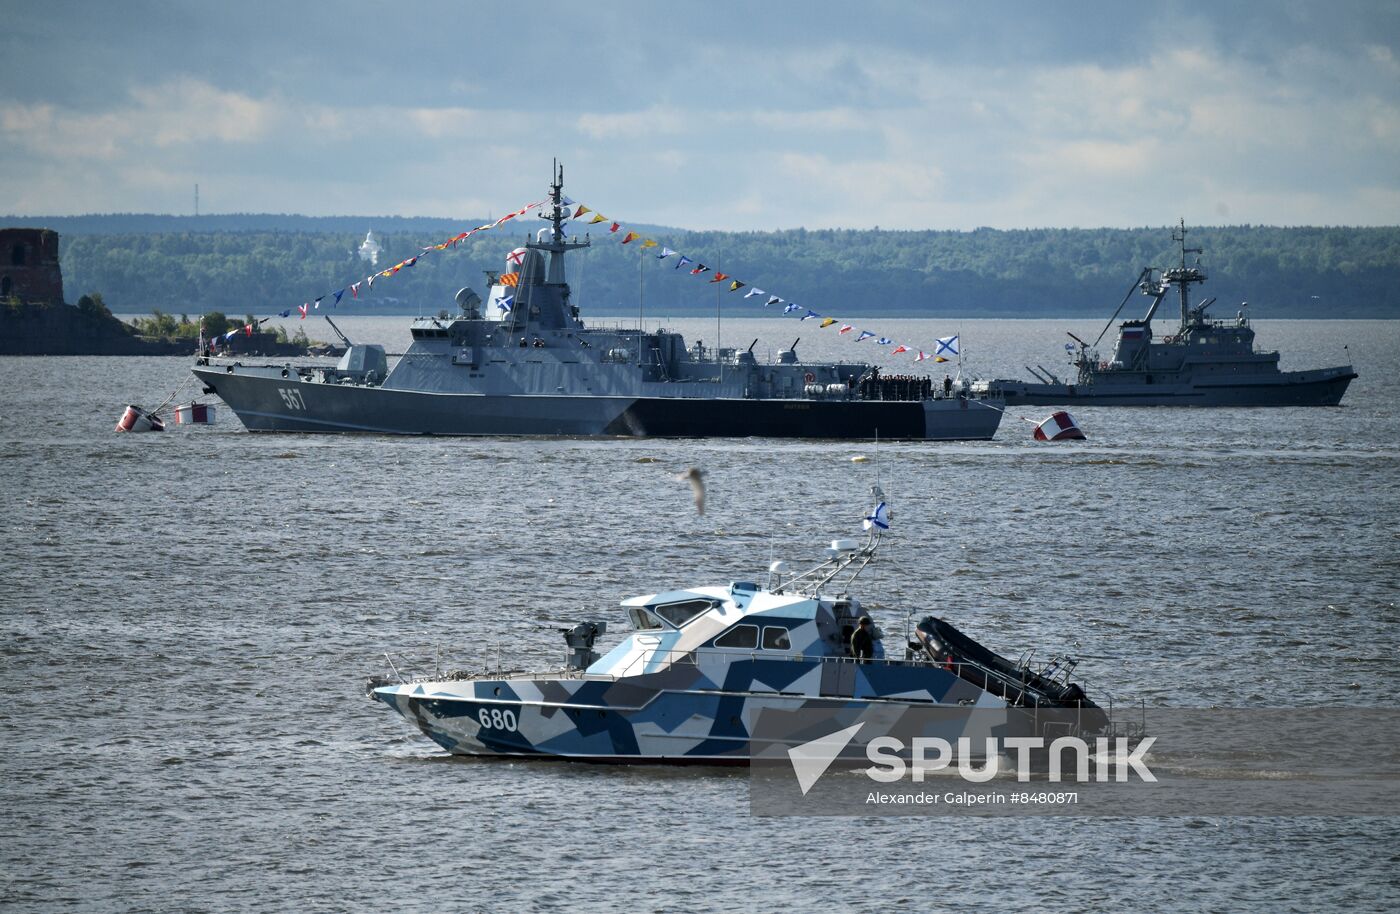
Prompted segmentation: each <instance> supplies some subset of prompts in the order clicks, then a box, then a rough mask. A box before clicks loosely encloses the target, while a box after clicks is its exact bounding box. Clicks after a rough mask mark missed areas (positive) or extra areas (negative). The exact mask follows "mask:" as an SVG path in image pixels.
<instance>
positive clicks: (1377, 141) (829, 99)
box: [0, 0, 1400, 229]
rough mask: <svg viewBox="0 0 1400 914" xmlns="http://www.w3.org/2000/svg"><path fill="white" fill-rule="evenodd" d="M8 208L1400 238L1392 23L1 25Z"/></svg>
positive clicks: (130, 19) (652, 15)
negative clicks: (1386, 233)
mask: <svg viewBox="0 0 1400 914" xmlns="http://www.w3.org/2000/svg"><path fill="white" fill-rule="evenodd" d="M4 7H5V10H6V13H5V15H4V17H3V18H4V24H3V26H0V212H8V213H13V214H24V215H37V214H45V215H67V214H78V213H92V212H159V213H189V212H191V211H192V209H193V187H194V184H195V183H196V182H198V183H199V185H200V200H201V211H202V212H205V213H210V212H289V213H305V214H310V215H337V214H398V215H425V216H447V217H476V216H483V215H486V214H488V213H491V214H496V215H499V214H500V213H502V212H504V211H507V210H510V209H514V208H516V207H518V206H520V205H523V204H524V203H526V202H529V201H531V200H535V199H537V198H538V197H539V196H540V195H541V192H542V190H543V188H544V185H545V184H547V183H548V179H549V168H550V161H551V159H552V158H553V157H555V156H558V157H559V158H560V159H561V160H563V162H564V163H565V166H566V181H567V191H568V193H570V195H571V196H573V197H575V198H576V199H578V200H580V201H582V202H585V203H587V204H588V205H589V206H592V207H594V208H596V209H598V210H600V211H602V212H604V213H606V214H607V215H609V216H611V217H613V218H616V219H620V220H622V221H633V222H652V223H662V224H667V225H675V226H682V227H688V228H725V229H772V228H791V227H797V226H805V227H808V228H820V227H837V226H844V227H853V228H867V227H871V226H876V225H878V226H881V227H884V228H910V229H912V228H956V229H969V228H975V227H977V226H992V227H997V228H1015V227H1022V226H1144V225H1154V226H1156V225H1165V224H1167V223H1170V222H1174V221H1175V220H1176V218H1177V217H1178V216H1184V217H1185V218H1186V220H1187V222H1188V223H1193V224H1224V223H1268V224H1281V225H1299V224H1356V225H1380V224H1387V225H1389V224H1396V223H1400V3H1396V2H1394V0H1378V2H1372V3H1366V2H1347V0H1333V2H1330V3H1323V2H1289V0H1275V2H1260V3H1225V2H1219V0H1214V2H1210V3H1195V4H1176V3H1153V4H1152V5H1151V11H1146V10H1147V5H1146V4H1132V3H1123V2H1108V3H1093V4H1086V3H1065V2H1053V3H1047V2H1036V3H957V4H953V3H931V2H914V0H910V2H906V3H884V2H868V0H867V2H860V3H851V2H849V0H845V2H838V3H829V2H802V3H786V2H774V0H768V2H764V3H737V2H719V0H710V2H704V3H694V4H692V3H636V2H628V3H613V2H601V0H593V2H582V0H575V2H570V3H563V4H557V3H551V2H531V0H516V2H511V3H494V2H461V0H458V2H452V0H437V2H431V3H417V4H404V3H393V2H380V3H365V2H359V0H342V2H337V3H333V4H322V3H315V4H312V3H301V2H285V0H283V2H277V3H268V2H261V0H241V2H229V3H223V2H214V0H210V2H195V0H187V2H179V3H175V2H168V3H151V2H140V0H125V2H121V3H101V2H87V3H72V2H56V0H42V2H31V0H6V2H5V3H4Z"/></svg>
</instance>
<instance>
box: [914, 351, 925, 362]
mask: <svg viewBox="0 0 1400 914" xmlns="http://www.w3.org/2000/svg"><path fill="white" fill-rule="evenodd" d="M926 358H928V353H927V352H924V351H923V350H922V349H920V350H919V354H918V355H916V356H914V361H916V362H922V361H923V360H924V359H926Z"/></svg>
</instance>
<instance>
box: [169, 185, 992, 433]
mask: <svg viewBox="0 0 1400 914" xmlns="http://www.w3.org/2000/svg"><path fill="white" fill-rule="evenodd" d="M562 188H563V172H562V170H560V171H558V172H556V175H555V179H554V182H553V183H552V184H551V186H550V198H549V199H550V204H549V205H548V206H547V207H546V211H544V212H541V213H540V214H539V215H540V216H541V217H542V218H544V219H546V220H548V222H549V225H548V226H546V227H543V228H541V229H540V231H539V233H538V234H537V236H536V240H534V241H531V242H528V243H526V244H525V246H524V248H523V249H520V250H518V251H513V252H512V257H513V258H514V259H513V260H512V261H511V273H510V274H507V275H505V276H501V275H497V274H494V273H488V274H487V275H488V286H489V291H488V293H487V299H486V302H485V303H484V304H483V302H482V300H481V297H480V296H479V295H477V294H476V293H475V292H473V291H471V290H470V289H463V290H461V291H460V292H458V293H457V297H456V304H457V310H458V312H459V313H458V314H457V316H455V317H449V318H420V319H418V320H415V321H414V322H413V324H412V327H411V331H412V337H413V341H412V344H411V345H410V346H409V347H408V350H407V351H406V352H405V353H404V355H403V357H402V358H400V359H399V360H398V362H397V364H395V365H393V366H392V367H391V366H390V365H389V361H388V358H387V356H386V355H385V352H384V349H383V347H381V346H371V345H353V346H351V347H350V348H349V350H348V351H347V352H346V353H345V355H344V356H343V357H342V358H341V360H340V363H339V365H337V366H336V367H335V368H334V369H331V368H317V367H306V366H293V365H287V364H278V365H261V366H252V365H244V364H242V363H240V362H232V361H228V360H224V361H222V362H218V361H215V360H213V359H210V358H208V357H202V358H200V359H199V360H198V363H197V364H196V366H195V368H194V373H195V374H196V375H197V376H198V377H199V378H200V380H201V381H203V382H204V390H205V392H206V393H214V394H218V396H219V397H221V398H222V399H223V401H224V402H225V403H227V404H228V405H229V407H230V408H231V409H232V410H233V412H234V413H235V414H236V415H237V416H238V418H239V420H240V421H242V423H243V424H244V426H246V427H247V428H248V430H249V431H255V432H361V433H371V434H398V435H579V436H655V437H748V436H764V437H778V438H887V439H888V438H899V439H938V440H957V439H989V438H991V437H992V436H993V435H994V434H996V430H997V426H998V424H999V423H1000V422H1001V410H1000V408H1001V407H1002V406H1004V405H1005V404H1003V403H1002V402H1001V401H1000V400H999V399H998V398H997V397H996V396H994V395H987V394H980V395H973V394H972V393H971V392H970V391H968V390H959V391H956V392H946V391H944V390H942V389H941V388H935V387H934V386H933V385H931V384H909V383H893V382H892V379H884V378H880V376H879V371H878V369H876V368H874V367H872V366H870V365H864V364H855V363H845V362H842V363H817V362H806V361H804V360H803V359H802V358H801V357H800V356H799V355H798V352H797V346H796V343H794V344H793V345H792V346H790V347H789V348H788V349H786V350H784V351H782V352H781V353H780V354H779V356H778V359H777V362H776V363H772V364H765V363H760V362H759V361H758V360H757V358H755V356H754V354H753V345H750V346H749V348H748V349H747V350H743V349H730V348H720V347H708V348H707V347H705V346H703V345H702V344H701V343H699V342H696V343H695V344H693V345H690V346H687V345H686V342H685V340H684V338H682V336H681V335H680V334H678V333H673V332H670V331H666V330H657V331H655V332H650V333H649V332H646V331H645V330H644V329H643V328H641V327H638V328H637V329H635V330H634V329H605V328H597V327H588V326H585V324H584V322H583V321H582V320H581V319H580V317H579V309H578V307H577V306H576V305H575V304H574V303H573V301H572V299H571V293H570V288H569V284H568V282H567V281H566V279H565V274H564V258H565V255H566V254H567V253H568V252H570V251H574V250H577V249H579V248H585V247H588V245H589V242H588V240H587V239H584V240H579V239H577V238H572V239H570V238H568V237H566V236H565V232H564V221H565V219H566V218H567V216H568V214H567V211H566V210H565V208H564V207H565V203H564V197H563V194H562ZM757 342H758V341H757V340H754V343H757ZM983 401H985V402H983ZM984 406H989V407H992V408H990V409H988V408H983V407H984Z"/></svg>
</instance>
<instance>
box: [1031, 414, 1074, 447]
mask: <svg viewBox="0 0 1400 914" xmlns="http://www.w3.org/2000/svg"><path fill="white" fill-rule="evenodd" d="M1034 438H1035V440H1036V441H1084V440H1085V437H1084V432H1083V431H1081V430H1080V428H1079V425H1078V424H1076V423H1075V421H1074V417H1073V416H1071V415H1070V414H1069V413H1067V412H1065V411H1064V410H1060V411H1058V412H1054V413H1051V414H1050V418H1048V419H1046V420H1044V421H1042V422H1041V423H1040V424H1038V425H1037V426H1036V427H1035V434H1034Z"/></svg>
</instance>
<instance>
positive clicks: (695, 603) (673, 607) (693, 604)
mask: <svg viewBox="0 0 1400 914" xmlns="http://www.w3.org/2000/svg"><path fill="white" fill-rule="evenodd" d="M713 605H714V604H713V603H711V602H710V601H709V600H684V601H682V602H680V603H663V604H662V605H661V606H658V607H656V614H657V615H658V616H660V617H661V618H663V619H665V620H666V621H667V622H670V623H671V624H672V625H674V626H675V627H676V628H680V627H681V626H682V625H684V624H686V623H687V622H689V621H690V620H691V619H694V618H695V617H696V616H698V615H700V614H701V613H703V612H706V611H707V610H709V608H710V607H711V606H713Z"/></svg>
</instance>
